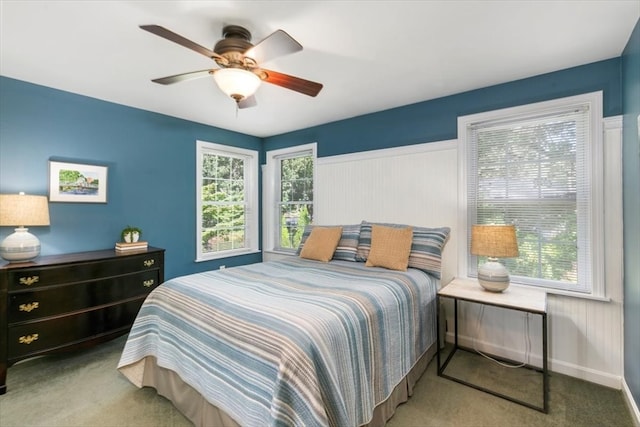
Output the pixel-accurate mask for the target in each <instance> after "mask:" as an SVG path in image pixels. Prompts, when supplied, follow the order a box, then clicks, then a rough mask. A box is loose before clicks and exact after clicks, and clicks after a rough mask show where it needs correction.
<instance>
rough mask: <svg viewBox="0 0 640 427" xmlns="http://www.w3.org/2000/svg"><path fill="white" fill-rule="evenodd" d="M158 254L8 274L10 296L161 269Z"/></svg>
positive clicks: (160, 260) (16, 271) (160, 257)
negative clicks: (23, 291) (24, 291)
mask: <svg viewBox="0 0 640 427" xmlns="http://www.w3.org/2000/svg"><path fill="white" fill-rule="evenodd" d="M162 257H163V254H162V253H161V252H156V253H145V254H140V255H130V256H126V257H115V258H112V259H109V260H100V261H93V262H83V263H72V264H67V265H62V266H56V267H50V266H47V267H33V268H23V269H20V270H15V271H9V272H8V273H7V280H8V288H9V292H11V291H18V290H24V289H34V288H39V287H45V286H51V285H59V284H61V283H74V282H84V281H87V280H93V279H95V278H100V277H111V276H118V275H121V274H126V273H130V272H136V271H141V270H143V271H144V270H158V269H159V268H161V267H162Z"/></svg>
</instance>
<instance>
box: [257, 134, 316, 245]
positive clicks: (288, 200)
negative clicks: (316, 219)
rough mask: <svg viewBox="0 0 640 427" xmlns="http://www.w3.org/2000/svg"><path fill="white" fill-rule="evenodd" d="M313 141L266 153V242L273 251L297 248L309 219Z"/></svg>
mask: <svg viewBox="0 0 640 427" xmlns="http://www.w3.org/2000/svg"><path fill="white" fill-rule="evenodd" d="M315 162H316V144H307V145H303V146H298V147H292V148H287V149H282V150H275V151H270V152H268V153H267V171H268V174H269V176H270V177H269V179H268V181H269V182H271V189H270V191H268V192H267V193H266V195H265V197H266V198H268V199H270V206H271V210H272V211H271V215H269V221H270V222H271V224H269V226H268V227H267V228H268V230H269V233H270V236H269V239H268V240H269V241H270V243H271V244H270V246H268V247H271V248H273V249H274V250H276V251H283V252H292V251H294V250H296V249H297V247H298V245H299V244H300V239H301V238H302V233H303V232H304V227H305V226H306V225H307V224H311V223H313V188H314V175H315V174H314V170H315Z"/></svg>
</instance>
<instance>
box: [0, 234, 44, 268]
mask: <svg viewBox="0 0 640 427" xmlns="http://www.w3.org/2000/svg"><path fill="white" fill-rule="evenodd" d="M38 255H40V240H38V238H37V237H36V236H34V235H33V234H31V233H29V229H28V228H24V227H19V228H16V229H15V233H13V234H10V235H8V236H7V238H6V239H4V240H3V241H2V243H0V257H2V258H4V259H6V260H7V261H9V262H25V261H29V260H32V259H34V258H35V257H37V256H38Z"/></svg>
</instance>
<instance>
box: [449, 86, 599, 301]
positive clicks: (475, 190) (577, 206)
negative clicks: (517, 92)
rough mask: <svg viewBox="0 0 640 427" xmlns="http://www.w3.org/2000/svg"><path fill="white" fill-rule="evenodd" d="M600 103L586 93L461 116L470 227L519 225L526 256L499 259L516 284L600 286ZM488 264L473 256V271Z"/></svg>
mask: <svg viewBox="0 0 640 427" xmlns="http://www.w3.org/2000/svg"><path fill="white" fill-rule="evenodd" d="M600 99H601V98H600ZM597 102H600V103H601V100H600V101H598V96H597V95H591V96H589V95H585V96H582V97H580V96H578V97H574V98H567V99H565V100H558V101H549V102H547V103H542V104H544V105H542V104H538V105H535V104H534V105H531V106H523V107H515V108H513V109H508V110H503V111H498V112H488V113H481V114H477V115H474V116H467V117H464V118H463V117H461V118H460V126H459V132H462V135H464V140H465V147H464V149H465V151H466V156H465V159H466V168H465V169H466V171H467V186H466V201H467V228H468V229H470V226H471V224H514V225H515V226H516V233H517V238H518V246H519V252H520V255H519V256H518V257H517V258H508V259H503V260H501V262H503V263H504V264H505V265H506V266H507V268H508V269H509V272H510V275H511V280H512V282H517V283H523V284H530V285H538V286H544V287H549V288H556V289H563V290H571V291H579V292H593V290H594V286H595V288H596V289H598V290H599V291H600V290H601V289H602V279H601V278H600V277H599V276H598V277H596V276H597V275H594V271H593V267H592V266H593V265H594V263H598V262H599V261H598V256H599V253H601V249H600V248H599V245H601V243H600V242H601V241H600V238H599V236H600V235H601V232H602V231H601V230H602V224H601V222H599V221H598V216H596V215H594V212H596V211H597V209H598V206H600V204H601V203H602V201H601V200H602V199H601V197H602V195H601V193H598V191H597V189H598V186H597V184H594V183H598V182H601V179H602V176H601V167H599V166H598V165H599V164H601V162H602V154H601V139H599V138H600V137H599V136H598V132H595V131H594V129H595V127H594V126H592V124H593V123H594V122H595V121H597V120H598V118H597V117H598V114H596V113H595V112H594V108H595V110H597V111H598V112H599V115H600V116H601V113H600V111H601V110H600V108H596V107H597V105H596V103H597ZM600 120H601V118H600ZM594 185H595V187H594ZM468 239H469V236H467V247H468V244H469V240H468ZM482 262H485V260H484V259H482V258H478V257H475V256H472V255H470V254H468V268H467V271H468V274H469V275H471V276H474V275H475V274H476V271H477V266H478V264H479V263H482ZM598 274H599V273H598ZM599 291H598V292H599Z"/></svg>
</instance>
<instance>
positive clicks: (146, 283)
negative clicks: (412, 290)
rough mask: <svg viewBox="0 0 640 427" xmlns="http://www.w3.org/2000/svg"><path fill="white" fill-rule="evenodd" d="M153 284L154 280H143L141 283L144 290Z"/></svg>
mask: <svg viewBox="0 0 640 427" xmlns="http://www.w3.org/2000/svg"><path fill="white" fill-rule="evenodd" d="M154 283H155V280H153V279H149V280H145V281H144V282H142V284H143V285H144V287H145V288H148V287H149V286H153V284H154Z"/></svg>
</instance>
